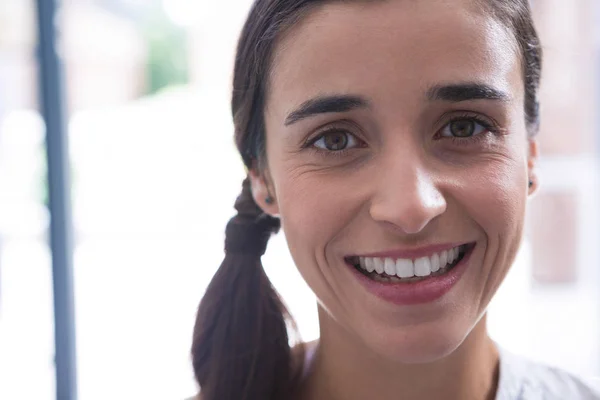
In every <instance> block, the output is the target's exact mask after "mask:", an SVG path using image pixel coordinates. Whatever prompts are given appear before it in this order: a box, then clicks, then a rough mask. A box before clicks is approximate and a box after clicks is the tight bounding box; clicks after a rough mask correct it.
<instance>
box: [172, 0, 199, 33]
mask: <svg viewBox="0 0 600 400" xmlns="http://www.w3.org/2000/svg"><path fill="white" fill-rule="evenodd" d="M162 4H163V9H164V10H165V14H167V16H168V17H169V19H170V20H171V21H173V23H175V24H177V25H179V26H182V27H189V26H192V25H194V24H195V23H197V22H198V20H199V19H200V16H201V15H202V14H201V13H202V8H203V5H202V1H200V0H163V2H162ZM204 7H205V6H204Z"/></svg>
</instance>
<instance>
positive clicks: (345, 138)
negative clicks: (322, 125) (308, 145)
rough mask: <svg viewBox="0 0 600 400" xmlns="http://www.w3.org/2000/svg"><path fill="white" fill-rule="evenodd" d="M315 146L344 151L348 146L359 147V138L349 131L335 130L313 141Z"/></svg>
mask: <svg viewBox="0 0 600 400" xmlns="http://www.w3.org/2000/svg"><path fill="white" fill-rule="evenodd" d="M313 146H315V147H318V148H320V149H323V150H327V151H332V152H334V151H342V150H346V149H348V148H353V147H357V146H358V140H357V139H356V138H355V137H354V135H352V134H350V133H348V132H345V131H341V130H333V131H330V132H326V133H324V134H322V135H321V136H319V138H318V139H317V140H316V141H315V142H314V143H313Z"/></svg>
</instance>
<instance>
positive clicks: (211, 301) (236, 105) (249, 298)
mask: <svg viewBox="0 0 600 400" xmlns="http://www.w3.org/2000/svg"><path fill="white" fill-rule="evenodd" d="M336 1H337V2H339V1H360V0H256V1H255V2H254V4H253V6H252V9H251V10H250V13H249V16H248V19H247V21H246V23H245V25H244V27H243V30H242V32H241V36H240V39H239V43H238V48H237V55H236V59H235V69H234V78H233V96H232V102H231V107H232V114H233V121H234V126H235V142H236V145H237V148H238V150H239V152H240V154H241V157H242V159H243V161H244V164H245V165H246V167H247V168H248V169H257V170H258V171H259V172H261V170H262V166H264V165H265V162H266V149H265V142H266V138H265V120H264V108H265V101H266V100H265V99H266V96H267V92H268V85H269V82H268V78H269V75H270V68H271V63H272V59H273V54H274V50H275V48H276V46H277V42H278V40H279V39H280V38H281V35H282V34H283V33H284V31H286V30H287V29H288V28H290V27H292V26H294V25H295V24H297V23H298V21H300V20H301V19H302V18H303V17H305V16H306V15H307V13H309V12H310V11H311V10H312V9H313V8H314V7H316V6H320V5H323V4H327V3H331V2H336ZM479 3H480V4H482V5H483V6H484V8H485V10H486V11H487V12H490V13H491V14H492V15H493V16H494V17H495V18H496V19H497V20H498V21H499V22H501V23H502V24H504V25H505V26H506V27H507V29H509V30H510V31H511V32H513V34H514V36H515V38H516V42H517V44H518V49H519V52H520V55H521V59H522V66H523V79H524V87H525V104H524V112H525V123H526V128H527V132H528V136H529V137H533V136H534V135H535V134H537V132H538V130H539V105H538V89H539V84H540V75H541V60H542V50H541V46H540V42H539V38H538V36H537V33H536V30H535V27H534V24H533V19H532V13H531V9H530V6H529V3H528V1H527V0H479ZM235 208H236V210H237V215H236V216H234V217H233V218H232V219H231V220H230V222H229V224H228V226H227V230H226V245H225V259H224V260H223V263H222V264H221V266H220V268H219V270H218V271H217V273H216V274H215V275H214V277H213V279H212V281H211V282H210V284H209V286H208V289H207V290H206V293H205V294H204V297H203V298H202V301H201V302H200V306H199V309H198V314H197V318H196V323H195V327H194V334H193V344H192V361H193V367H194V373H195V377H196V380H197V382H198V384H199V385H200V389H201V395H202V400H283V399H288V398H290V397H291V394H292V393H293V391H294V388H295V387H296V386H297V384H298V382H299V378H300V372H301V364H302V360H301V359H300V360H297V359H296V358H294V357H293V354H292V349H291V348H290V345H289V338H288V327H289V328H291V329H295V325H294V323H293V320H292V318H291V316H290V315H289V313H288V312H287V310H286V308H285V306H284V305H283V303H282V301H281V300H280V298H279V296H278V294H277V293H276V291H275V289H274V288H273V286H272V285H271V283H270V281H269V279H268V277H267V276H266V274H265V272H264V270H263V267H262V263H261V256H262V254H263V253H264V251H265V248H266V245H267V241H268V238H269V237H270V236H271V233H276V232H277V231H278V229H279V220H278V219H276V218H273V217H270V216H267V215H266V214H264V213H263V211H262V210H261V209H260V207H259V206H258V205H257V204H256V203H255V202H254V200H253V197H252V193H251V188H250V183H249V180H248V178H247V179H246V180H245V181H244V183H243V187H242V193H241V194H240V196H239V197H238V199H237V201H236V205H235ZM290 333H291V332H290ZM299 354H303V352H302V351H301V352H300V353H299ZM297 358H301V357H297Z"/></svg>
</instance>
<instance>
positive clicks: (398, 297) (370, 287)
mask: <svg viewBox="0 0 600 400" xmlns="http://www.w3.org/2000/svg"><path fill="white" fill-rule="evenodd" d="M473 249H474V247H472V248H471V249H469V251H467V253H466V254H465V255H464V257H463V258H462V260H460V262H459V263H458V264H456V265H455V266H454V267H453V268H452V269H451V270H450V271H448V272H447V273H445V274H444V275H439V276H432V277H430V278H427V279H424V280H422V281H418V282H406V283H403V282H395V283H387V282H378V281H374V280H373V279H370V278H368V277H367V276H365V275H363V274H362V273H360V272H359V271H358V270H357V269H356V267H354V266H353V265H350V264H347V265H348V266H349V267H350V269H351V271H352V272H353V274H354V276H355V277H356V278H357V279H358V281H359V282H360V283H361V284H362V285H363V286H364V287H365V288H366V289H367V291H369V292H371V293H373V294H374V295H375V296H377V297H379V298H381V299H383V300H385V301H387V302H389V303H392V304H396V305H414V304H424V303H430V302H433V301H435V300H437V299H439V298H441V297H442V296H444V295H445V294H446V293H448V292H449V291H450V289H452V288H453V287H454V285H455V284H456V283H457V282H458V281H459V280H460V278H461V277H462V275H463V273H464V272H465V270H466V269H467V265H468V264H469V259H470V258H471V254H472V253H473Z"/></svg>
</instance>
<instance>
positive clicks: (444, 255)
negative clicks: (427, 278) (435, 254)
mask: <svg viewBox="0 0 600 400" xmlns="http://www.w3.org/2000/svg"><path fill="white" fill-rule="evenodd" d="M446 265H448V252H447V251H446V250H444V251H442V252H441V253H440V268H444V267H445V266H446Z"/></svg>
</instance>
